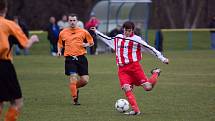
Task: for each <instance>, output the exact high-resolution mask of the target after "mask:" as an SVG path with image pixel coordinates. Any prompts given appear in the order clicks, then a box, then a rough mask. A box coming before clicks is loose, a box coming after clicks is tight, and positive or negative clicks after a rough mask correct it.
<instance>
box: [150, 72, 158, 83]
mask: <svg viewBox="0 0 215 121" xmlns="http://www.w3.org/2000/svg"><path fill="white" fill-rule="evenodd" d="M157 79H158V73H153V74H152V76H151V77H150V78H149V80H148V82H150V83H151V84H152V85H153V86H154V85H155V84H156V82H157Z"/></svg>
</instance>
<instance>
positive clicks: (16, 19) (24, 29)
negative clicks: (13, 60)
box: [10, 16, 29, 55]
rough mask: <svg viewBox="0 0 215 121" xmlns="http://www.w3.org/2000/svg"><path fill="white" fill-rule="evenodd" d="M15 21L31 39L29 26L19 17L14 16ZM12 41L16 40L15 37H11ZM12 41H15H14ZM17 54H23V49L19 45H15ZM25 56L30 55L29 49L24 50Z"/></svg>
mask: <svg viewBox="0 0 215 121" xmlns="http://www.w3.org/2000/svg"><path fill="white" fill-rule="evenodd" d="M13 21H14V22H15V23H16V24H18V25H19V26H20V27H21V29H22V31H23V32H24V34H25V36H26V37H29V30H28V26H27V24H26V23H25V22H24V21H22V20H21V19H20V17H19V16H14V17H13ZM10 39H16V38H15V37H10ZM12 41H14V40H12ZM15 54H16V55H20V54H21V49H20V47H19V46H18V45H17V44H16V45H15ZM23 54H24V55H29V50H28V49H27V48H25V49H23Z"/></svg>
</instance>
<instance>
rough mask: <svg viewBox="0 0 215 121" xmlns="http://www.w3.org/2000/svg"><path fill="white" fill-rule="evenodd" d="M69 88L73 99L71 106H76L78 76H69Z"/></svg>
mask: <svg viewBox="0 0 215 121" xmlns="http://www.w3.org/2000/svg"><path fill="white" fill-rule="evenodd" d="M69 81H70V83H69V88H70V93H71V96H72V99H73V104H74V105H77V104H78V102H77V98H78V89H77V83H78V75H77V74H76V73H74V74H71V75H70V76H69Z"/></svg>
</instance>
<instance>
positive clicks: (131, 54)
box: [95, 30, 166, 65]
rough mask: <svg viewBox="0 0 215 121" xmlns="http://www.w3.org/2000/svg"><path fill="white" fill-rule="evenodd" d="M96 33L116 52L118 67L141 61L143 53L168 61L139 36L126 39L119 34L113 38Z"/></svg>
mask: <svg viewBox="0 0 215 121" xmlns="http://www.w3.org/2000/svg"><path fill="white" fill-rule="evenodd" d="M95 32H96V34H97V35H98V36H99V37H100V39H101V40H102V41H103V42H104V43H106V44H107V45H108V46H110V47H111V48H112V49H114V50H115V53H116V62H117V65H120V64H123V65H124V64H129V63H132V62H137V61H140V60H141V59H142V52H147V53H150V54H152V55H154V56H156V57H157V58H158V59H160V60H161V61H162V62H163V61H164V60H165V59H166V58H165V57H164V56H163V55H162V54H161V53H160V52H159V51H157V50H156V49H155V48H154V47H151V46H150V45H148V44H147V43H146V42H145V41H144V40H142V39H141V37H139V36H137V35H131V36H130V37H125V36H124V35H123V34H118V35H117V36H115V37H112V38H111V37H108V36H106V35H104V34H102V33H101V32H99V31H97V30H96V31H95Z"/></svg>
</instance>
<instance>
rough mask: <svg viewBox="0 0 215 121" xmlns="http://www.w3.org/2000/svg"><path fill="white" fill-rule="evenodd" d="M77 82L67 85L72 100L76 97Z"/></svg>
mask: <svg viewBox="0 0 215 121" xmlns="http://www.w3.org/2000/svg"><path fill="white" fill-rule="evenodd" d="M76 85H77V81H73V82H71V83H70V84H69V88H70V92H71V96H72V97H73V98H76V97H77V86H76Z"/></svg>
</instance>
